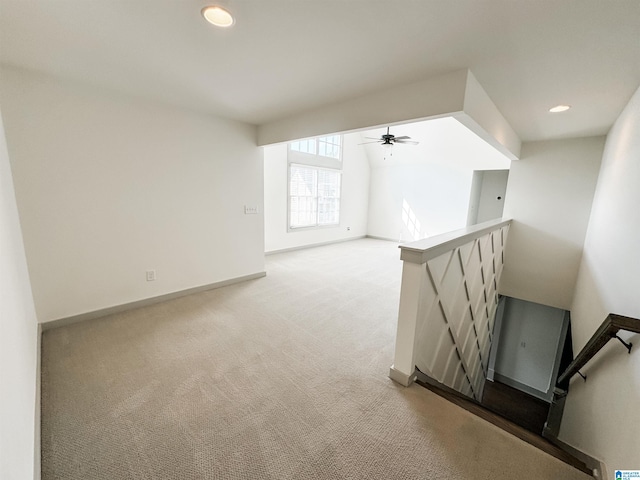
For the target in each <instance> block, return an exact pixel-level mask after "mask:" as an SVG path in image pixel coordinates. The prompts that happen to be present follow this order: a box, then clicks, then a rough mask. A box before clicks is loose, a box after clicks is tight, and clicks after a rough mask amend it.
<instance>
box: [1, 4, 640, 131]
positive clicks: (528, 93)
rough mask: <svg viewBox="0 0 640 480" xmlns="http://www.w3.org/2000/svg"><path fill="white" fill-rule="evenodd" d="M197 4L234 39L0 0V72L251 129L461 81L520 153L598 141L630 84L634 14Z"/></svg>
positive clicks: (163, 22) (146, 10) (560, 7)
mask: <svg viewBox="0 0 640 480" xmlns="http://www.w3.org/2000/svg"><path fill="white" fill-rule="evenodd" d="M213 3H218V4H226V5H227V6H228V7H229V9H230V10H231V11H232V12H233V13H234V14H235V17H236V25H234V26H233V27H232V28H231V29H227V30H220V29H215V28H213V27H211V26H210V25H208V24H207V23H205V21H204V20H203V19H202V17H201V16H200V10H201V8H202V7H203V6H204V5H205V4H206V2H203V1H195V0H153V1H151V0H101V1H98V0H56V1H54V0H0V61H2V62H3V63H7V64H11V65H16V66H20V67H24V68H28V69H33V70H38V71H44V72H48V73H51V74H53V75H56V76H60V77H63V78H68V79H72V80H78V81H83V82H89V83H91V84H94V85H99V86H104V87H107V88H111V89H117V90H120V91H122V92H125V93H129V94H134V95H139V96H144V97H147V98H151V99H155V100H161V101H165V102H169V103H172V104H176V105H181V106H186V107H188V108H195V109H198V110H202V111H206V112H210V113H213V114H216V115H220V116H224V117H228V118H233V119H238V120H241V121H244V122H249V123H253V124H263V123H266V122H269V121H273V120H276V119H280V118H283V117H286V116H288V115H292V114H295V113H300V112H302V111H304V110H307V109H309V108H315V107H318V106H321V105H323V104H327V103H331V102H336V101H340V100H344V99H347V98H351V97H354V96H357V95H361V94H363V93H371V92H375V91H377V90H381V89H384V88H388V87H393V86H396V85H403V84H407V83H410V82H414V81H418V80H422V79H425V78H428V77H430V76H433V75H437V74H440V73H445V72H448V71H452V70H456V69H459V68H470V69H471V71H472V72H473V73H474V75H475V76H476V78H477V79H478V81H479V82H480V83H481V84H482V86H483V87H484V89H485V90H486V92H487V93H488V94H489V96H490V97H491V98H492V100H493V101H494V103H495V104H496V105H497V107H498V108H499V109H500V111H501V112H502V114H503V115H504V116H505V117H506V118H507V120H508V121H509V122H510V123H511V125H512V126H513V128H514V129H515V130H516V132H517V133H518V134H519V135H520V137H521V138H522V139H523V140H538V139H547V138H561V137H572V136H587V135H597V134H605V133H606V132H607V131H608V129H609V127H610V126H611V124H612V123H613V121H614V120H615V118H616V117H617V115H618V114H619V113H620V111H621V110H622V108H623V106H624V105H625V104H626V102H627V101H628V99H629V98H630V97H631V95H632V94H633V92H634V91H635V89H636V88H637V87H638V85H639V84H640V1H637V0H610V1H605V0H448V1H445V0H395V1H390V0H366V1H365V0H350V1H344V0H332V1H329V0H295V1H293V0H235V1H233V0H228V1H219V2H215V1H214V2H213ZM558 103H569V104H571V105H573V107H574V108H573V109H572V110H570V111H569V112H567V113H565V114H556V115H555V116H554V115H551V114H549V113H548V112H547V110H548V108H549V107H551V106H553V105H555V104H558ZM380 105H381V108H384V98H381V99H380Z"/></svg>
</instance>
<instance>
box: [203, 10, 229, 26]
mask: <svg viewBox="0 0 640 480" xmlns="http://www.w3.org/2000/svg"><path fill="white" fill-rule="evenodd" d="M202 16H203V17H204V18H205V20H206V21H207V22H209V23H211V24H213V25H215V26H216V27H230V26H231V25H233V22H234V20H233V15H231V14H230V13H229V12H228V11H227V10H225V9H224V8H222V7H218V6H217V5H210V6H208V7H204V8H203V9H202Z"/></svg>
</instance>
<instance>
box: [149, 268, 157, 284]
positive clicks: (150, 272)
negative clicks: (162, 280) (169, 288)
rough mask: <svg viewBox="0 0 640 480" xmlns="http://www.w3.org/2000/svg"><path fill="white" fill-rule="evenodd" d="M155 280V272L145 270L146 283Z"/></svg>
mask: <svg viewBox="0 0 640 480" xmlns="http://www.w3.org/2000/svg"><path fill="white" fill-rule="evenodd" d="M155 279H156V271H155V270H147V282H153V281H154V280H155Z"/></svg>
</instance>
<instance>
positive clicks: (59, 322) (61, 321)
mask: <svg viewBox="0 0 640 480" xmlns="http://www.w3.org/2000/svg"><path fill="white" fill-rule="evenodd" d="M266 275H267V272H257V273H252V274H250V275H243V276H241V277H235V278H230V279H228V280H222V281H220V282H215V283H209V284H207V285H201V286H199V287H193V288H187V289H185V290H179V291H177V292H172V293H166V294H164V295H158V296H157V297H150V298H143V299H142V300H137V301H135V302H130V303H123V304H121V305H115V306H113V307H107V308H101V309H99V310H94V311H91V312H86V313H81V314H79V315H73V316H71V317H64V318H58V319H56V320H51V321H49V322H43V323H41V324H40V325H41V326H42V331H47V330H51V329H52V328H58V327H63V326H65V325H71V324H73V323H79V322H84V321H86V320H93V319H94V318H100V317H105V316H107V315H112V314H114V313H120V312H125V311H127V310H133V309H135V308H141V307H146V306H148V305H153V304H156V303H161V302H166V301H167V300H173V299H174V298H179V297H184V296H186V295H191V294H192V293H198V292H204V291H207V290H213V289H214V288H221V287H226V286H228V285H233V284H235V283H240V282H245V281H247V280H254V279H256V278H262V277H264V276H266Z"/></svg>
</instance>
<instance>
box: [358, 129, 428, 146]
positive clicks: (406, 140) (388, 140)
mask: <svg viewBox="0 0 640 480" xmlns="http://www.w3.org/2000/svg"><path fill="white" fill-rule="evenodd" d="M364 138H368V139H370V140H373V142H363V143H360V145H365V144H367V143H379V144H380V145H382V146H383V147H387V148H389V147H393V146H394V145H395V144H396V143H403V144H406V145H418V144H419V143H420V142H416V141H414V140H411V137H407V136H406V135H403V136H401V137H396V136H395V135H393V134H391V133H389V127H387V133H386V134H383V135H382V136H381V137H380V138H373V137H364Z"/></svg>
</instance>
